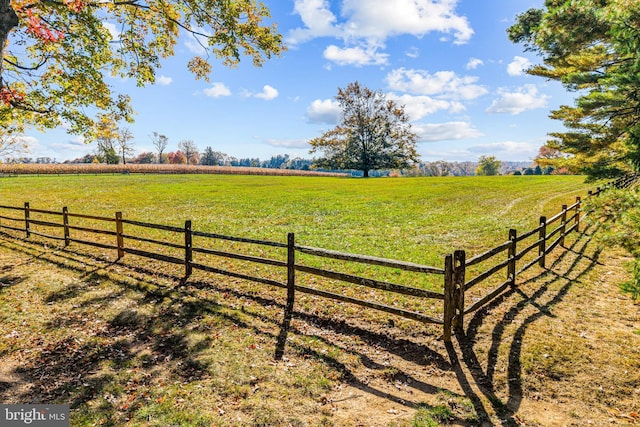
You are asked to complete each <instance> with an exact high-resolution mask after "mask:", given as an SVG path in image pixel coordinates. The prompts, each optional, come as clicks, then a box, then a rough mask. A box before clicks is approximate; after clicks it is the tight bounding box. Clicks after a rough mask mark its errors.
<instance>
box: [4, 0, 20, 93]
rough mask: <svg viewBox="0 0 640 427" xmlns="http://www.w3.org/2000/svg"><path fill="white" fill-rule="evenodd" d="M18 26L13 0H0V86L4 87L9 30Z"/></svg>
mask: <svg viewBox="0 0 640 427" xmlns="http://www.w3.org/2000/svg"><path fill="white" fill-rule="evenodd" d="M17 26H18V15H16V12H15V10H13V7H11V0H0V88H1V87H4V81H3V79H2V75H3V71H4V69H3V66H2V64H3V63H4V61H3V58H4V48H5V46H6V45H7V39H8V38H9V32H10V31H11V30H12V29H13V28H14V27H17Z"/></svg>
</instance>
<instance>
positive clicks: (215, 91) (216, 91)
mask: <svg viewBox="0 0 640 427" xmlns="http://www.w3.org/2000/svg"><path fill="white" fill-rule="evenodd" d="M204 94H205V95H207V96H209V97H211V98H220V97H221V96H230V95H231V90H230V89H229V88H228V87H227V86H225V84H224V83H220V82H215V83H213V84H212V85H211V87H210V88H207V89H205V90H204Z"/></svg>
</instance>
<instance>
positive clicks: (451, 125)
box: [412, 122, 484, 142]
mask: <svg viewBox="0 0 640 427" xmlns="http://www.w3.org/2000/svg"><path fill="white" fill-rule="evenodd" d="M412 128H413V130H414V131H415V132H416V133H417V134H418V138H419V141H420V142H435V141H450V140H456V139H467V138H479V137H481V136H484V134H483V133H482V132H480V131H479V130H477V129H476V128H474V127H473V126H472V125H471V123H468V122H447V123H414V124H413V126H412Z"/></svg>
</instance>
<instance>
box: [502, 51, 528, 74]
mask: <svg viewBox="0 0 640 427" xmlns="http://www.w3.org/2000/svg"><path fill="white" fill-rule="evenodd" d="M529 67H531V61H529V60H528V59H527V58H524V57H522V56H514V57H513V61H511V62H510V63H509V65H507V73H508V74H509V75H510V76H521V75H523V74H524V71H525V70H526V69H527V68H529Z"/></svg>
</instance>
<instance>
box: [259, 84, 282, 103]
mask: <svg viewBox="0 0 640 427" xmlns="http://www.w3.org/2000/svg"><path fill="white" fill-rule="evenodd" d="M253 96H254V97H256V98H260V99H264V100H265V101H271V100H272V99H276V98H277V97H278V89H276V88H274V87H273V86H269V85H264V86H263V88H262V92H260V93H256V94H254V95H253Z"/></svg>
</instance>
